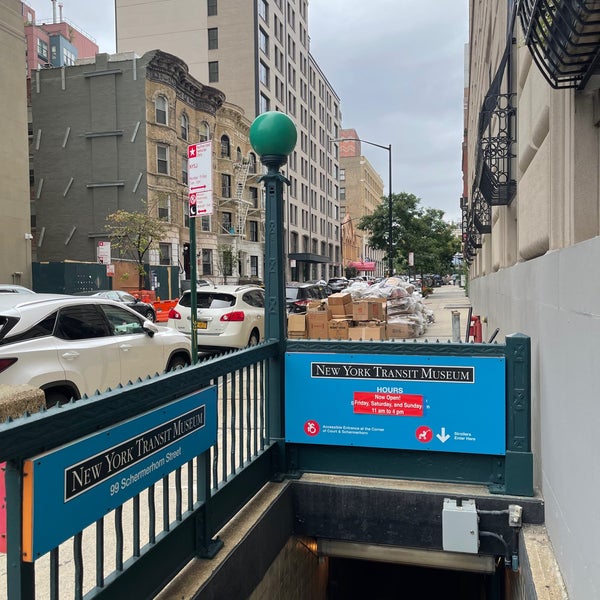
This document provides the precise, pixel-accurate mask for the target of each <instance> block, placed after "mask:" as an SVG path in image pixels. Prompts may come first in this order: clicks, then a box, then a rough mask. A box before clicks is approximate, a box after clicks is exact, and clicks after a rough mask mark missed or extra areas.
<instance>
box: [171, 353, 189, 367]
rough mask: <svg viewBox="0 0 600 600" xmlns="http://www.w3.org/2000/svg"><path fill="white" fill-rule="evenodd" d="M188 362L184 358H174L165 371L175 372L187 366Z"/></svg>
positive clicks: (179, 356)
mask: <svg viewBox="0 0 600 600" xmlns="http://www.w3.org/2000/svg"><path fill="white" fill-rule="evenodd" d="M189 364H190V361H189V359H188V358H187V357H186V356H181V355H178V356H174V357H173V358H172V359H171V361H170V362H169V365H168V367H167V371H176V370H177V369H183V368H184V367H187V366H189Z"/></svg>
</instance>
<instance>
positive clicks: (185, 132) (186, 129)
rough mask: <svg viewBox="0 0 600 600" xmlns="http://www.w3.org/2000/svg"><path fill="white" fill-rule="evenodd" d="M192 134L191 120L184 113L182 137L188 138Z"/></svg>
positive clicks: (182, 116)
mask: <svg viewBox="0 0 600 600" xmlns="http://www.w3.org/2000/svg"><path fill="white" fill-rule="evenodd" d="M189 136H190V121H189V119H188V118H187V115H186V114H185V113H184V114H182V115H181V139H182V140H187V139H189Z"/></svg>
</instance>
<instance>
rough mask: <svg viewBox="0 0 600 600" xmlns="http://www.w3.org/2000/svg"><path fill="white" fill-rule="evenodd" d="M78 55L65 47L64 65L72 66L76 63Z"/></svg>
mask: <svg viewBox="0 0 600 600" xmlns="http://www.w3.org/2000/svg"><path fill="white" fill-rule="evenodd" d="M76 58H77V57H76V56H75V54H73V52H71V51H70V50H69V49H68V48H63V65H65V66H66V67H70V66H72V65H74V64H75V59H76Z"/></svg>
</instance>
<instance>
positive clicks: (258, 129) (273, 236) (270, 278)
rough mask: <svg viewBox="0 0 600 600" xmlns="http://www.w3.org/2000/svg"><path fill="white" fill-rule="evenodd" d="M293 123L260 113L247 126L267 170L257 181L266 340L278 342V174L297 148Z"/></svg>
mask: <svg viewBox="0 0 600 600" xmlns="http://www.w3.org/2000/svg"><path fill="white" fill-rule="evenodd" d="M297 136H298V134H297V131H296V126H295V125H294V122H293V121H292V120H291V119H290V118H289V117H288V116H287V115H286V114H284V113H281V112H278V111H268V112H265V113H262V114H261V115H259V116H258V117H256V119H254V121H253V122H252V125H251V126H250V134H249V137H250V144H252V147H253V148H254V150H255V151H256V153H257V154H258V155H259V156H260V161H261V162H262V164H263V165H265V166H266V167H267V173H266V175H263V176H262V177H261V178H260V180H259V181H264V184H265V234H266V235H265V338H266V339H267V340H269V339H270V340H281V339H282V338H283V337H284V332H285V280H284V275H285V273H284V264H283V257H284V255H285V251H284V245H283V222H284V219H283V216H284V210H283V184H284V183H286V184H288V185H289V183H290V182H289V181H288V180H287V179H286V178H285V177H284V176H283V175H282V174H281V173H280V172H279V168H280V167H282V166H283V165H284V164H285V163H286V162H287V157H288V154H290V152H292V150H293V149H294V147H295V146H296V139H297Z"/></svg>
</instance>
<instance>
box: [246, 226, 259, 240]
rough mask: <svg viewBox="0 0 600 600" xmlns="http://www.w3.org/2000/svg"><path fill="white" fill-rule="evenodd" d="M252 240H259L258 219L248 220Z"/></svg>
mask: <svg viewBox="0 0 600 600" xmlns="http://www.w3.org/2000/svg"><path fill="white" fill-rule="evenodd" d="M248 224H249V228H250V231H249V235H250V241H251V242H258V221H248Z"/></svg>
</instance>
